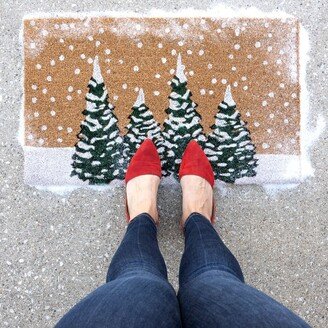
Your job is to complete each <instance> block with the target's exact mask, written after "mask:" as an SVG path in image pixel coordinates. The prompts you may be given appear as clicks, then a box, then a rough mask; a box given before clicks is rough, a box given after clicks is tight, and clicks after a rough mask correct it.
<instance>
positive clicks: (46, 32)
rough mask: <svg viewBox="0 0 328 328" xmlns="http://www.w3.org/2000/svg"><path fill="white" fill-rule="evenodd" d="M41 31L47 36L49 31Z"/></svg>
mask: <svg viewBox="0 0 328 328" xmlns="http://www.w3.org/2000/svg"><path fill="white" fill-rule="evenodd" d="M41 33H42V35H43V36H47V35H48V34H49V32H48V31H47V30H42V31H41Z"/></svg>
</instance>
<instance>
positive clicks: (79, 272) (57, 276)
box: [0, 0, 328, 328]
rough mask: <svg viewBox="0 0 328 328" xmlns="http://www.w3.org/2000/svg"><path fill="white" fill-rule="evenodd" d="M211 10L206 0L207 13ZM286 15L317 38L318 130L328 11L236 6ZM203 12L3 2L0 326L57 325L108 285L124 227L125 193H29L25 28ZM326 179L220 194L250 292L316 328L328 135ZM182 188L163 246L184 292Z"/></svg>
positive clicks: (165, 207) (314, 106) (320, 4)
mask: <svg viewBox="0 0 328 328" xmlns="http://www.w3.org/2000/svg"><path fill="white" fill-rule="evenodd" d="M210 4H211V1H208V0H203V1H202V2H201V6H202V8H208V7H209V6H210ZM227 4H233V5H235V6H247V5H249V4H252V5H255V6H257V7H258V8H260V9H262V10H265V11H271V10H274V9H280V10H284V11H286V12H288V13H290V14H294V15H295V16H297V17H299V18H300V19H301V20H302V22H303V24H304V26H305V28H306V29H307V30H308V31H309V32H310V38H311V43H312V51H311V54H310V58H311V59H310V63H309V66H308V70H307V74H308V85H309V89H310V92H311V111H312V116H313V122H315V118H316V117H317V115H319V114H320V113H321V114H322V115H323V117H325V118H327V114H326V113H327V112H326V109H327V107H328V101H327V87H326V83H327V82H326V74H327V49H328V31H327V23H326V21H327V16H328V5H327V2H326V1H324V0H319V1H318V0H316V1H314V0H289V1H288V0H287V1H266V0H261V1H260V0H256V1H252V2H251V1H242V0H234V1H227ZM192 5H194V6H195V8H200V7H199V1H197V0H189V1H186V0H182V1H173V0H166V1H158V0H152V1H138V0H134V1H133V0H127V1H124V2H123V1H117V0H112V1H102V0H93V1H80V2H78V1H77V2H74V1H72V0H70V1H67V0H66V1H63V0H57V1H56V0H52V1H43V0H38V1H35V0H31V1H22V0H18V1H14V0H8V1H6V2H5V1H2V2H1V4H0V15H1V20H0V35H1V47H0V58H1V60H0V65H1V74H0V95H1V97H0V101H1V102H0V106H1V111H0V223H1V229H0V236H1V237H0V238H1V248H0V252H1V258H0V277H1V289H0V326H1V327H7V326H8V327H25V328H26V327H33V328H37V327H52V326H53V325H54V324H55V322H56V321H57V320H58V319H59V318H60V317H61V316H62V315H63V314H64V313H65V312H66V311H67V310H68V309H69V308H70V307H71V306H72V305H73V304H74V303H75V302H76V301H78V300H79V299H80V298H81V297H83V296H84V295H86V294H87V293H88V292H90V291H91V290H93V289H94V288H96V287H97V286H99V285H100V284H101V283H103V282H104V279H105V274H106V270H107V266H108V263H109V261H110V259H111V257H112V256H113V254H114V252H115V250H116V248H117V246H118V244H119V242H120V240H121V238H122V236H123V233H124V229H125V221H124V204H123V200H122V199H123V195H124V190H123V189H122V188H117V189H116V190H115V191H114V193H109V192H104V193H99V192H95V191H92V190H78V191H75V192H73V193H72V194H71V195H70V196H69V197H67V198H64V197H61V196H58V195H55V194H52V193H50V192H45V191H38V190H36V189H34V188H31V187H29V186H26V185H24V183H23V179H22V170H23V154H22V149H21V147H20V146H19V145H18V142H17V130H18V124H19V122H18V117H19V110H20V107H21V101H22V88H21V83H20V79H21V67H22V56H21V47H20V44H19V39H18V35H19V28H20V24H21V19H22V16H23V14H25V13H28V12H32V11H44V12H50V11H90V10H94V11H103V10H122V9H129V10H136V11H138V12H142V11H145V10H147V9H149V8H152V7H157V8H165V9H177V8H180V7H186V6H187V7H188V6H192ZM311 156H312V160H313V163H314V166H315V169H316V171H315V178H311V179H308V180H307V181H306V182H304V183H303V184H301V185H300V186H299V187H297V188H295V189H292V190H288V191H284V192H283V193H280V194H278V195H276V196H275V197H272V196H268V195H267V194H266V192H265V191H264V190H263V189H262V188H261V187H255V186H244V187H242V186H236V187H230V188H228V189H227V193H226V194H223V193H222V192H220V191H217V192H216V204H217V208H218V215H219V218H220V219H219V223H218V224H217V226H216V227H217V229H218V230H219V231H220V233H221V235H222V237H223V238H224V240H225V242H226V243H227V245H228V246H229V247H230V248H231V250H232V251H233V252H234V254H235V255H236V257H237V258H238V259H239V261H240V263H241V266H242V268H243V270H244V273H245V276H246V280H247V282H248V283H249V284H251V285H253V286H255V287H256V288H259V289H261V290H262V291H264V292H266V293H268V294H269V295H270V296H272V297H274V298H276V299H277V300H278V301H280V302H282V303H283V304H285V305H286V306H288V307H289V308H291V309H292V310H294V311H295V312H296V313H297V314H299V315H300V316H301V317H303V318H304V319H305V320H307V321H308V322H309V323H310V324H311V325H312V326H313V327H320V328H322V327H327V326H328V317H327V316H328V310H327V299H328V283H327V281H328V275H327V270H328V261H327V256H328V255H327V254H328V247H327V240H328V239H327V218H328V206H327V204H326V202H327V177H328V173H327V169H326V168H327V165H328V162H327V137H326V134H323V135H322V136H321V139H320V141H319V142H318V143H316V145H315V147H314V148H313V150H312V153H311ZM180 204H181V196H180V190H179V189H177V188H175V189H170V188H168V187H164V186H163V187H161V190H160V194H159V205H160V215H161V221H162V224H161V227H160V230H159V241H160V247H161V249H162V251H163V254H164V257H165V259H166V262H167V265H168V270H169V278H170V281H171V282H172V284H173V285H174V287H175V288H177V274H178V266H179V260H180V256H181V253H182V250H183V239H182V236H181V234H180V232H179V229H178V223H177V222H178V218H179V215H180Z"/></svg>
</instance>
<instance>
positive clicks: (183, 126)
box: [163, 54, 206, 177]
mask: <svg viewBox="0 0 328 328" xmlns="http://www.w3.org/2000/svg"><path fill="white" fill-rule="evenodd" d="M184 68H185V67H184V65H182V62H181V55H180V54H179V56H178V60H177V69H176V72H175V75H174V77H173V79H172V81H171V88H172V91H171V94H170V96H169V107H168V108H167V109H166V110H165V112H166V114H168V117H167V118H166V119H165V121H164V124H163V137H164V140H165V142H164V145H165V147H164V161H163V165H164V170H165V175H170V174H172V173H173V175H174V176H175V177H177V173H178V171H179V167H180V163H181V157H182V154H183V152H184V150H185V148H186V146H187V144H188V142H189V141H190V140H192V139H194V140H196V141H198V142H199V144H200V145H201V146H203V145H204V144H205V140H206V138H205V136H204V133H203V127H202V125H201V124H200V121H201V116H200V114H199V113H198V112H197V110H196V107H197V104H196V103H195V102H193V101H192V99H191V96H192V93H191V91H190V90H189V89H188V88H187V78H186V76H185V74H184Z"/></svg>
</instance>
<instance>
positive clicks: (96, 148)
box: [71, 56, 124, 184]
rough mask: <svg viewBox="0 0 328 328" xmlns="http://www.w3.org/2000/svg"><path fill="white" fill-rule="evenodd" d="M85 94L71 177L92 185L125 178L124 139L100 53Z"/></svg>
mask: <svg viewBox="0 0 328 328" xmlns="http://www.w3.org/2000/svg"><path fill="white" fill-rule="evenodd" d="M88 88H89V92H88V93H87V94H86V97H85V99H86V109H85V110H84V111H83V112H82V113H83V115H84V116H85V118H84V121H82V122H81V125H80V127H81V130H80V133H79V134H78V135H77V137H78V139H79V140H78V141H77V143H76V144H75V153H74V155H73V157H72V159H73V163H72V167H73V170H72V173H71V176H74V175H77V176H78V178H79V179H81V180H83V181H88V182H89V184H105V183H108V182H110V181H112V180H114V179H122V178H123V176H124V170H123V166H122V165H123V159H122V150H123V138H122V137H121V136H120V132H119V128H118V126H117V118H116V116H115V114H114V112H113V110H114V106H113V105H111V104H110V103H109V102H108V93H107V90H106V87H105V83H104V80H103V77H102V75H101V71H100V66H99V62H98V56H96V57H95V60H94V62H93V74H92V77H91V79H90V81H89V84H88Z"/></svg>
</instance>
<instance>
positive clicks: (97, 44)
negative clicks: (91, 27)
mask: <svg viewBox="0 0 328 328" xmlns="http://www.w3.org/2000/svg"><path fill="white" fill-rule="evenodd" d="M100 44H101V42H100V41H99V40H97V41H96V47H97V48H98V47H99V46H100Z"/></svg>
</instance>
